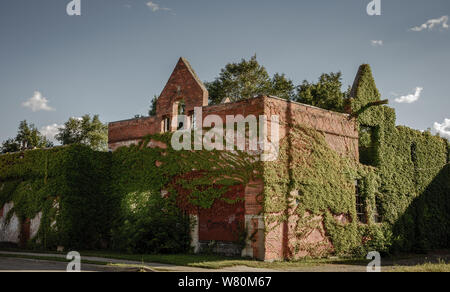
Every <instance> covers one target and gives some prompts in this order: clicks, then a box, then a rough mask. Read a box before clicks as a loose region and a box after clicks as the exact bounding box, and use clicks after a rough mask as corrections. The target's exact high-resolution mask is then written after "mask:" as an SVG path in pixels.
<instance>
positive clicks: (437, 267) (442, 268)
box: [391, 261, 450, 273]
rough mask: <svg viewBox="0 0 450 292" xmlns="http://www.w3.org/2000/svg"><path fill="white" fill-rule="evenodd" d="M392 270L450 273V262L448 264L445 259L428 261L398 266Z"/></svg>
mask: <svg viewBox="0 0 450 292" xmlns="http://www.w3.org/2000/svg"><path fill="white" fill-rule="evenodd" d="M391 272H406V273H442V272H445V273H450V264H446V263H445V262H444V261H439V263H426V264H422V265H417V266H409V267H408V266H401V267H399V266H396V267H394V268H393V269H392V270H391Z"/></svg>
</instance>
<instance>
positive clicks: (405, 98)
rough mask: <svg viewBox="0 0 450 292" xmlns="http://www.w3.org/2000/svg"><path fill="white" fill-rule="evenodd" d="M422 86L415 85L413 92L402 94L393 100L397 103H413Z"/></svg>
mask: <svg viewBox="0 0 450 292" xmlns="http://www.w3.org/2000/svg"><path fill="white" fill-rule="evenodd" d="M422 91H423V88H422V87H416V91H415V92H414V94H408V95H404V96H400V97H399V98H396V99H395V102H397V103H413V102H416V101H418V100H419V98H420V95H421V94H422Z"/></svg>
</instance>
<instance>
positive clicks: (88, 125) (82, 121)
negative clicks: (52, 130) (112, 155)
mask: <svg viewBox="0 0 450 292" xmlns="http://www.w3.org/2000/svg"><path fill="white" fill-rule="evenodd" d="M58 130H59V133H58V134H57V135H56V136H55V138H56V140H58V141H59V142H61V144H62V145H70V144H84V145H87V146H89V147H91V148H92V149H93V150H97V151H106V150H107V149H108V126H107V125H105V124H103V123H102V122H101V121H100V119H99V116H98V115H95V116H93V117H92V119H91V116H90V115H84V116H83V117H82V118H70V119H69V120H68V121H67V122H66V123H65V124H64V127H62V128H59V129H58Z"/></svg>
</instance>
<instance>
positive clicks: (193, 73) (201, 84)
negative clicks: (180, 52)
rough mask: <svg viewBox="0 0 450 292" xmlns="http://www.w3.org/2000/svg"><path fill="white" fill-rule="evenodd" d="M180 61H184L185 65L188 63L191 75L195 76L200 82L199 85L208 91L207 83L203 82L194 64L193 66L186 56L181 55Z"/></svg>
mask: <svg viewBox="0 0 450 292" xmlns="http://www.w3.org/2000/svg"><path fill="white" fill-rule="evenodd" d="M180 61H181V62H183V63H184V65H186V67H187V68H188V70H189V72H190V73H191V75H192V76H193V77H194V79H195V81H196V82H197V83H198V85H199V86H200V87H201V88H202V89H204V90H205V91H208V90H207V89H206V86H205V84H203V82H202V81H201V80H200V78H199V77H198V75H197V73H195V71H194V69H193V68H192V66H191V63H189V61H188V60H187V59H186V58H184V57H180V60H179V62H180Z"/></svg>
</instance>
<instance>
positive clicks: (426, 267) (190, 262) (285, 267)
mask: <svg viewBox="0 0 450 292" xmlns="http://www.w3.org/2000/svg"><path fill="white" fill-rule="evenodd" d="M15 251H18V250H15ZM22 252H25V251H23V250H22ZM27 252H32V251H27ZM61 254H62V255H63V254H64V253H61ZM81 255H82V257H83V256H84V257H98V258H104V259H105V261H101V260H83V259H82V261H81V262H82V263H84V264H92V265H107V266H112V267H117V268H122V269H133V270H139V271H151V270H158V271H164V268H163V267H161V268H157V269H156V268H155V269H153V268H149V267H147V266H146V265H145V263H162V264H171V265H177V266H187V267H195V268H203V269H223V268H229V267H235V266H247V267H250V268H258V269H271V270H279V271H289V270H294V269H296V268H307V267H314V266H321V265H363V266H365V265H366V264H367V263H368V261H367V260H364V259H357V258H356V259H355V258H347V259H342V258H341V259H339V258H329V259H303V260H299V261H289V262H273V263H270V262H261V261H255V260H245V259H237V258H228V257H223V256H218V255H194V254H179V255H131V254H121V253H115V252H105V251H85V252H81ZM0 257H8V258H26V259H35V260H46V261H57V262H68V261H67V260H66V259H65V258H64V257H55V256H52V255H51V254H48V255H45V253H44V254H42V255H23V254H12V255H11V254H3V253H1V251H0ZM107 259H117V260H128V261H136V262H140V263H142V264H141V265H129V264H111V263H108V261H107ZM387 271H390V272H450V264H447V263H446V261H444V260H438V261H437V262H434V263H431V262H429V263H424V264H419V265H414V264H413V263H412V262H411V263H403V265H396V264H394V266H391V268H389V269H387Z"/></svg>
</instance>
